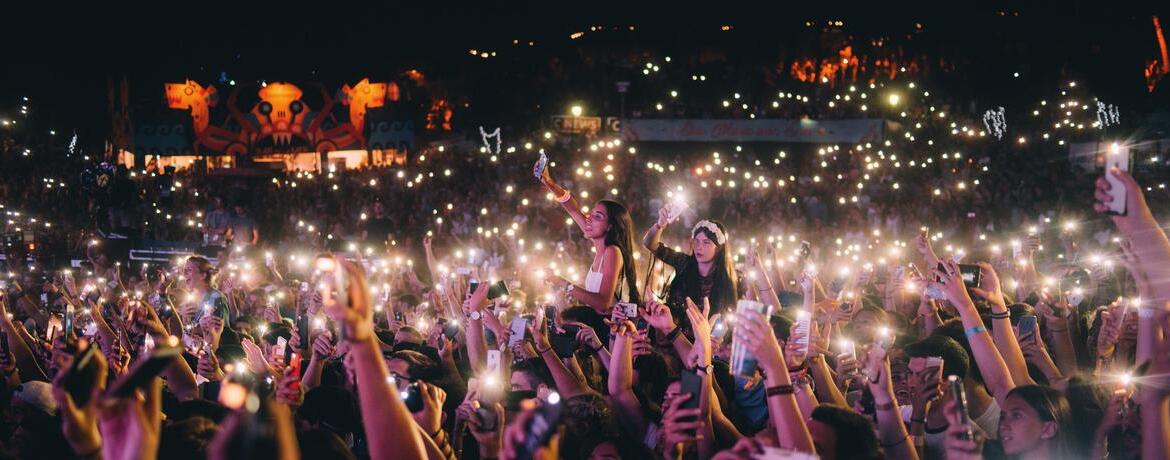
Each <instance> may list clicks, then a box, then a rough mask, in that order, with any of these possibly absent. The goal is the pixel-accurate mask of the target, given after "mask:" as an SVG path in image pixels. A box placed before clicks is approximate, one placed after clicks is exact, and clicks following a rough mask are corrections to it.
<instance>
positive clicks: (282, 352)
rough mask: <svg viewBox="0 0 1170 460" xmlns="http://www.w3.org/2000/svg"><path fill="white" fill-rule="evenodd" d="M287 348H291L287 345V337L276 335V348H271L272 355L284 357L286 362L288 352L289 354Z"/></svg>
mask: <svg viewBox="0 0 1170 460" xmlns="http://www.w3.org/2000/svg"><path fill="white" fill-rule="evenodd" d="M289 348H292V347H290V346H288V339H286V338H284V337H277V338H276V348H275V349H274V350H273V352H272V355H273V356H282V357H284V362H285V363H286V364H287V363H288V354H289V351H288V350H289Z"/></svg>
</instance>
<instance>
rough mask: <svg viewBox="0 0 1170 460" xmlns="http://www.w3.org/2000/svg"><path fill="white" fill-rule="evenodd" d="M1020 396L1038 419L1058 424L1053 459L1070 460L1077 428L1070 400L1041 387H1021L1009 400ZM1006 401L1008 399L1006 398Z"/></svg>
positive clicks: (1050, 452)
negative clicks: (1063, 459) (1062, 459)
mask: <svg viewBox="0 0 1170 460" xmlns="http://www.w3.org/2000/svg"><path fill="white" fill-rule="evenodd" d="M1012 396H1018V397H1019V398H1020V399H1022V400H1023V401H1024V402H1025V403H1027V404H1028V406H1029V407H1031V408H1032V410H1034V411H1036V415H1037V417H1039V419H1040V420H1041V421H1044V422H1053V423H1056V436H1053V438H1052V450H1050V451H1049V456H1051V457H1052V458H1069V457H1071V456H1072V455H1071V454H1072V453H1073V452H1074V450H1073V447H1072V446H1073V436H1074V435H1075V434H1076V427H1075V426H1074V425H1073V418H1072V408H1071V407H1070V406H1069V404H1068V399H1067V398H1065V397H1064V394H1063V393H1061V392H1060V391H1058V390H1055V389H1052V388H1049V387H1045V386H1040V385H1021V386H1018V387H1015V388H1013V389H1012V391H1009V392H1008V394H1007V398H1010V397H1012ZM1005 399H1006V398H1005Z"/></svg>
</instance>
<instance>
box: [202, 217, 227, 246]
mask: <svg viewBox="0 0 1170 460" xmlns="http://www.w3.org/2000/svg"><path fill="white" fill-rule="evenodd" d="M228 222H229V218H228V215H227V213H226V212H223V210H216V211H211V212H208V213H207V216H205V217H204V218H203V228H204V230H208V229H212V228H226V227H227V226H228ZM204 243H205V244H209V245H223V243H224V241H223V232H222V231H216V232H214V233H208V234H207V237H206V239H205V240H204Z"/></svg>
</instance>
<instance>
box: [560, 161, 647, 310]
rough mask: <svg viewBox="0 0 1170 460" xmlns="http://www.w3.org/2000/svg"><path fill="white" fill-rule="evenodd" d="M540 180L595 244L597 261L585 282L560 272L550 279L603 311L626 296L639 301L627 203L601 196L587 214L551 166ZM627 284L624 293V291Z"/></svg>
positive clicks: (631, 225)
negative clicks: (622, 290)
mask: <svg viewBox="0 0 1170 460" xmlns="http://www.w3.org/2000/svg"><path fill="white" fill-rule="evenodd" d="M540 181H541V182H542V183H543V184H544V186H545V188H547V189H548V191H549V192H552V194H553V196H554V197H555V199H556V200H557V202H558V203H560V204H561V207H562V208H564V209H565V211H566V212H568V213H569V217H572V218H573V221H574V222H576V223H577V226H578V227H579V228H580V229H581V231H582V232H583V233H584V234H585V238H588V239H589V241H590V242H591V243H593V248H594V255H593V263H592V264H591V265H590V266H589V271H588V273H587V274H586V275H585V285H584V286H580V285H576V284H573V283H571V282H570V281H568V280H566V279H564V278H562V277H559V276H552V277H550V278H549V280H548V281H549V282H550V283H552V284H553V285H554V286H555V287H557V288H560V289H564V290H565V291H566V292H567V293H568V294H569V295H571V296H572V297H573V298H574V299H576V300H577V301H578V302H580V303H583V304H585V305H588V306H590V307H592V308H593V309H594V310H595V311H597V312H598V313H599V314H602V315H608V314H609V311H610V307H612V306H613V304H614V303H616V302H619V301H621V300H622V299H626V301H628V302H633V303H639V300H638V284H637V278H636V275H635V274H634V236H633V233H632V232H633V228H634V223H633V221H632V220H631V219H630V213H629V211H627V210H626V207H625V206H623V205H622V204H621V203H618V202H616V201H611V200H601V201H598V202H597V204H595V205H593V208H592V210H591V211H590V212H589V215H588V216H586V215H584V214H582V213H581V206H580V205H579V204H577V200H575V199H573V195H572V194H571V193H569V191H568V190H565V189H564V188H563V187H561V186H560V185H558V184H557V183H556V181H554V180H553V178H552V176H551V175H550V174H549V172H548V169H547V168H546V169H545V170H544V172H543V173H542V174H541V177H540ZM623 288H624V289H625V293H624V294H623V293H622V292H620V290H621V289H623Z"/></svg>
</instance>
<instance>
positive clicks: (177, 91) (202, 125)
mask: <svg viewBox="0 0 1170 460" xmlns="http://www.w3.org/2000/svg"><path fill="white" fill-rule="evenodd" d="M163 86H164V88H165V91H166V96H167V107H169V108H172V109H182V110H190V111H191V119H192V120H193V122H192V126H194V128H195V135H199V134H201V133H203V132H204V131H205V130H207V124H208V122H209V121H210V120H209V119H208V117H209V114H210V110H209V109H208V107H214V106H215V103H216V102H217V98H216V96H215V87H214V86H208V87H207V88H204V87H202V86H199V84H198V83H195V82H193V81H191V80H187V82H186V83H167V84H165V85H163Z"/></svg>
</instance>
